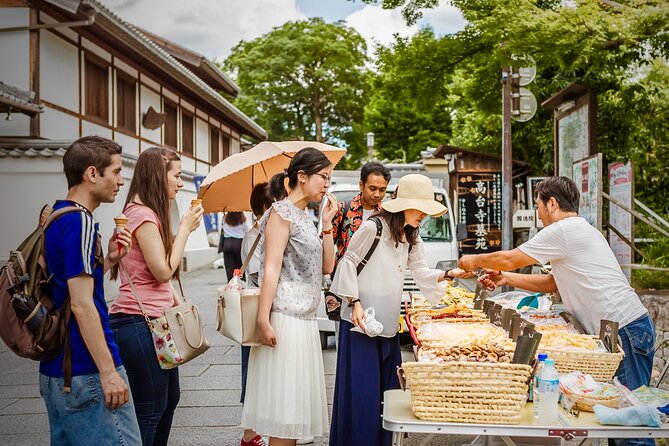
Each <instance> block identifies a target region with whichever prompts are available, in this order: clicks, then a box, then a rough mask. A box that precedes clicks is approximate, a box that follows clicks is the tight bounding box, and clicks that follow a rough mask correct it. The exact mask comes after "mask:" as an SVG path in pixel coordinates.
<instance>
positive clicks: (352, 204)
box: [326, 162, 390, 320]
mask: <svg viewBox="0 0 669 446" xmlns="http://www.w3.org/2000/svg"><path fill="white" fill-rule="evenodd" d="M389 181H390V171H389V170H388V168H387V167H386V166H384V165H383V164H381V163H377V162H371V163H367V164H365V165H364V166H362V168H361V169H360V182H359V183H358V185H359V186H360V193H359V194H357V195H356V196H355V197H353V198H351V199H350V200H346V201H345V202H342V203H339V210H338V211H337V214H336V215H335V217H334V218H333V219H332V227H333V228H334V234H333V235H334V242H335V247H336V252H335V269H336V263H337V262H338V261H339V259H341V258H342V257H343V256H344V254H345V253H346V248H347V247H348V242H349V241H350V240H351V237H353V234H355V231H357V230H358V228H359V227H360V225H362V224H363V223H364V222H365V221H366V220H367V219H368V218H369V217H370V216H371V215H372V214H374V213H375V212H377V211H378V210H380V204H381V201H382V200H383V198H384V197H385V195H386V188H387V187H388V182H389ZM332 277H334V272H333V273H332ZM337 306H338V302H337V301H336V299H335V297H334V296H332V295H328V294H326V307H327V308H328V316H330V317H331V318H332V319H337V320H338V317H332V312H333V311H334V310H335V308H336V307H337Z"/></svg>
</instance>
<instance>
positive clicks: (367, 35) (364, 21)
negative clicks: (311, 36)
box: [345, 5, 419, 55]
mask: <svg viewBox="0 0 669 446" xmlns="http://www.w3.org/2000/svg"><path fill="white" fill-rule="evenodd" d="M345 21H346V23H347V24H348V26H350V27H351V28H353V29H355V30H356V31H358V32H359V33H360V35H361V36H362V37H363V38H364V39H365V40H366V41H367V48H368V53H369V54H370V55H371V54H372V53H373V49H374V45H375V44H381V45H383V46H388V45H389V44H390V43H392V42H393V41H394V40H395V37H394V36H395V34H399V35H400V36H401V37H408V36H411V35H413V34H415V33H416V31H418V29H419V27H418V26H417V25H414V26H407V25H406V23H405V22H404V18H402V12H401V10H400V9H383V8H381V7H380V6H378V5H367V6H365V7H364V8H362V9H360V10H359V11H355V12H354V13H352V14H351V15H349V16H348V17H346V19H345Z"/></svg>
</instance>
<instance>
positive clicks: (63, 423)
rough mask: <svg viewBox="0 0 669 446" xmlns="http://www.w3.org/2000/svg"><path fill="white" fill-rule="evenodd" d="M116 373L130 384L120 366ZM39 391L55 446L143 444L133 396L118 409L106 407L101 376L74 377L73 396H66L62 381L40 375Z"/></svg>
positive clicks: (122, 445) (126, 445)
mask: <svg viewBox="0 0 669 446" xmlns="http://www.w3.org/2000/svg"><path fill="white" fill-rule="evenodd" d="M116 371H117V372H118V373H119V375H121V377H122V378H123V380H124V381H125V382H126V384H127V382H128V377H127V375H126V373H125V369H124V368H123V367H122V366H121V367H117V368H116ZM39 390H40V394H41V395H42V398H43V399H44V403H45V405H46V411H47V414H48V415H49V427H50V430H51V444H52V445H53V446H79V445H82V446H89V445H92V444H94V445H96V446H128V445H129V446H134V445H139V444H141V443H142V440H141V438H140V436H139V426H138V425H137V417H136V416H135V407H134V406H133V403H132V396H130V399H129V400H128V402H127V403H125V404H124V405H123V406H121V407H119V408H118V409H110V408H108V407H107V406H105V395H104V392H103V391H102V384H101V383H100V375H99V374H98V373H95V374H92V375H80V376H73V377H72V391H71V392H70V393H63V378H52V377H49V376H46V375H42V374H40V376H39ZM128 394H130V392H129V391H128Z"/></svg>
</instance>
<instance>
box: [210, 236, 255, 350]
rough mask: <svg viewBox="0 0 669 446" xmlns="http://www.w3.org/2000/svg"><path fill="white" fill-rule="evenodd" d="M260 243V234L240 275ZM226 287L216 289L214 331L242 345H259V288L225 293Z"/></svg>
mask: <svg viewBox="0 0 669 446" xmlns="http://www.w3.org/2000/svg"><path fill="white" fill-rule="evenodd" d="M259 241H260V234H258V237H256V240H255V242H254V243H253V246H252V247H251V250H250V252H249V253H248V255H247V256H246V259H245V260H244V264H243V265H242V268H241V270H240V271H241V275H242V276H244V271H246V267H247V266H248V263H249V261H250V260H251V257H252V256H253V252H254V251H255V250H256V247H257V246H258V242H259ZM225 288H226V285H223V286H222V287H220V288H219V289H218V302H217V304H216V330H217V331H218V332H219V333H221V334H222V335H223V336H225V337H226V338H230V339H232V340H233V341H235V342H237V343H239V344H241V345H244V346H254V345H261V344H262V342H260V330H258V322H257V320H258V304H259V301H260V289H259V288H246V289H243V290H242V291H241V292H239V291H226V290H225Z"/></svg>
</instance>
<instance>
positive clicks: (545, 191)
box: [534, 177, 581, 212]
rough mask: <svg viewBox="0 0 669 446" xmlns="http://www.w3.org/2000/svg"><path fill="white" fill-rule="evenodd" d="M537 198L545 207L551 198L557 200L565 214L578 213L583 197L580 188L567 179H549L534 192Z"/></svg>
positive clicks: (539, 184)
mask: <svg viewBox="0 0 669 446" xmlns="http://www.w3.org/2000/svg"><path fill="white" fill-rule="evenodd" d="M534 196H535V198H537V199H539V200H541V202H542V203H543V204H544V205H545V204H546V203H548V200H550V198H551V197H553V198H555V201H557V203H558V206H559V207H560V210H561V211H563V212H578V202H579V199H580V197H581V194H580V192H579V191H578V186H576V183H574V181H573V180H572V179H570V178H567V177H548V178H546V179H545V180H543V181H542V182H540V183H538V184H537V186H536V188H535V190H534Z"/></svg>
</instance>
